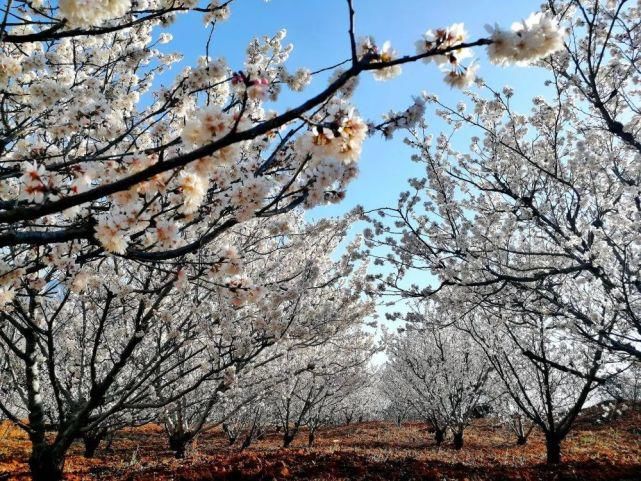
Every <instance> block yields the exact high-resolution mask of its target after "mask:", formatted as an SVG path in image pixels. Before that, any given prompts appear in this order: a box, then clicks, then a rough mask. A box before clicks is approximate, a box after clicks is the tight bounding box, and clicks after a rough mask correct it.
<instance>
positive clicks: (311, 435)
mask: <svg viewBox="0 0 641 481" xmlns="http://www.w3.org/2000/svg"><path fill="white" fill-rule="evenodd" d="M315 440H316V434H315V433H314V431H310V432H309V435H308V436H307V447H310V448H311V447H312V446H313V445H314V441H315Z"/></svg>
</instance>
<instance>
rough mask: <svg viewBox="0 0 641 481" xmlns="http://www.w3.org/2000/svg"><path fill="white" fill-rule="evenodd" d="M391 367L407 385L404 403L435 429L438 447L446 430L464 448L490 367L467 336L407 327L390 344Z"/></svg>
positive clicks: (437, 329) (432, 326) (433, 329)
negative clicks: (411, 406)
mask: <svg viewBox="0 0 641 481" xmlns="http://www.w3.org/2000/svg"><path fill="white" fill-rule="evenodd" d="M388 354H389V357H390V360H389V362H390V367H391V369H393V372H394V374H395V375H394V379H395V380H396V382H397V383H402V384H405V385H406V390H407V391H406V392H407V393H408V395H409V399H408V401H409V403H410V404H412V405H413V407H414V409H415V411H416V412H417V414H418V415H419V416H420V417H422V418H423V419H425V420H426V421H427V422H428V423H429V424H430V425H431V426H432V428H433V429H434V432H435V440H436V443H437V444H441V443H442V442H443V440H444V438H445V432H446V430H447V429H450V430H451V431H452V433H453V436H454V447H455V448H456V449H461V448H462V447H463V434H464V431H465V428H466V427H467V426H468V425H469V423H470V421H471V420H472V418H473V415H474V413H475V410H476V408H477V406H479V404H480V402H481V401H482V400H483V396H484V393H485V392H484V388H485V384H486V382H487V379H488V375H489V363H488V362H487V360H486V358H485V356H484V354H483V352H482V351H481V350H480V349H478V347H477V346H476V344H475V343H474V342H473V341H472V339H470V338H469V337H467V336H464V335H462V333H460V332H457V331H455V330H453V329H451V328H439V327H435V326H434V325H430V324H429V323H428V324H425V325H411V324H410V325H408V326H407V328H406V330H405V331H404V332H403V333H402V334H401V335H400V336H399V337H397V338H396V339H393V340H391V341H390V343H389V349H388Z"/></svg>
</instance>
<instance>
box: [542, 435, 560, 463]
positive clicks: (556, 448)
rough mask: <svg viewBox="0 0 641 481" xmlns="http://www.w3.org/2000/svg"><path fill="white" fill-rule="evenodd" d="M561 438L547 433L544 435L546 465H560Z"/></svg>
mask: <svg viewBox="0 0 641 481" xmlns="http://www.w3.org/2000/svg"><path fill="white" fill-rule="evenodd" d="M561 441H562V439H561V437H560V436H558V435H555V434H550V433H547V434H546V435H545V448H546V452H547V463H548V464H552V465H553V464H559V463H561Z"/></svg>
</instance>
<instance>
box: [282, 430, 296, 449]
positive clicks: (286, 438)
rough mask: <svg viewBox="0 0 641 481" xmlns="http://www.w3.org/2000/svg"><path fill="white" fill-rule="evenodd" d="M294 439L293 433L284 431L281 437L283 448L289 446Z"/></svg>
mask: <svg viewBox="0 0 641 481" xmlns="http://www.w3.org/2000/svg"><path fill="white" fill-rule="evenodd" d="M295 437H296V434H295V433H290V432H289V431H285V434H284V435H283V447H284V448H288V447H289V445H290V444H292V441H293V440H294V438H295Z"/></svg>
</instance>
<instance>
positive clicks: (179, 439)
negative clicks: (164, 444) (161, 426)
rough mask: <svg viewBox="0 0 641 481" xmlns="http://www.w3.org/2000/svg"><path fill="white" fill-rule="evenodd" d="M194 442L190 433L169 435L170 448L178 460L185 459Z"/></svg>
mask: <svg viewBox="0 0 641 481" xmlns="http://www.w3.org/2000/svg"><path fill="white" fill-rule="evenodd" d="M193 440H194V436H193V434H191V433H189V432H181V433H174V434H170V435H169V447H170V448H171V450H172V451H173V452H174V456H176V458H177V459H183V458H184V457H185V456H186V455H187V451H188V450H189V447H190V445H191V443H192V441H193Z"/></svg>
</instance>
